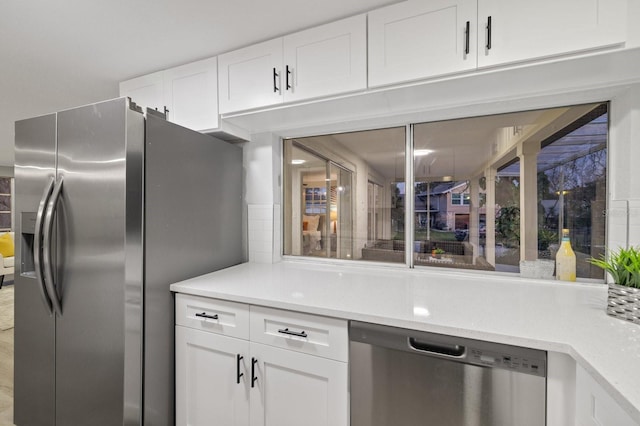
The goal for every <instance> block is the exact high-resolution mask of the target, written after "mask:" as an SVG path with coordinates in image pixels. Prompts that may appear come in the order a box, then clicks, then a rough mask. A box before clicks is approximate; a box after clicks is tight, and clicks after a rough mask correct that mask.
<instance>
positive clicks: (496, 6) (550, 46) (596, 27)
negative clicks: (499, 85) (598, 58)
mask: <svg viewBox="0 0 640 426" xmlns="http://www.w3.org/2000/svg"><path fill="white" fill-rule="evenodd" d="M626 5H627V0H562V1H558V0H538V1H530V0H478V20H479V23H478V25H479V26H480V29H479V30H478V36H479V37H478V66H481V67H482V66H488V65H495V64H502V63H507V62H515V61H522V60H527V59H533V58H540V57H545V56H552V55H558V54H562V53H570V52H576V51H580V50H586V49H593V48H597V47H604V46H610V45H614V44H618V43H623V42H624V40H625V37H626V24H625V23H626V16H625V15H626V7H627V6H626ZM489 17H490V18H491V31H490V33H491V37H490V39H489V30H488V28H487V26H488V22H489ZM489 41H490V48H489Z"/></svg>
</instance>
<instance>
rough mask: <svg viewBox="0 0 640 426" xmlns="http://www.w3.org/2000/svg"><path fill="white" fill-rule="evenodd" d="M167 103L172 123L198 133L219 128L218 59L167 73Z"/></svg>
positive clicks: (199, 62) (165, 72)
mask: <svg viewBox="0 0 640 426" xmlns="http://www.w3.org/2000/svg"><path fill="white" fill-rule="evenodd" d="M164 100H165V103H166V105H167V109H168V110H169V112H168V119H169V121H171V122H173V123H176V124H179V125H181V126H184V127H187V128H189V129H193V130H197V131H203V130H208V129H215V128H217V127H218V126H219V123H218V61H217V58H215V57H213V58H209V59H205V60H202V61H197V62H192V63H189V64H186V65H182V66H179V67H175V68H171V69H168V70H166V71H164Z"/></svg>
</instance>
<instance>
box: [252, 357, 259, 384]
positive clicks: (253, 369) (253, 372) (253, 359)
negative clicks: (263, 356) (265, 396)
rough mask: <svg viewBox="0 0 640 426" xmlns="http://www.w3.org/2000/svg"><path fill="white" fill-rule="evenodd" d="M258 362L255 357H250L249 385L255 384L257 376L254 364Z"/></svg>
mask: <svg viewBox="0 0 640 426" xmlns="http://www.w3.org/2000/svg"><path fill="white" fill-rule="evenodd" d="M257 363H258V360H257V358H253V357H251V387H252V388H253V387H255V386H256V382H257V381H258V377H256V364H257Z"/></svg>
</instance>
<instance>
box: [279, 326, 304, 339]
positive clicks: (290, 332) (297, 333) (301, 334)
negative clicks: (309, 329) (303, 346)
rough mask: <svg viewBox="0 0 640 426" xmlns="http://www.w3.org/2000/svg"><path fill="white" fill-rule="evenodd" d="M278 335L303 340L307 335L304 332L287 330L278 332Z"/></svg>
mask: <svg viewBox="0 0 640 426" xmlns="http://www.w3.org/2000/svg"><path fill="white" fill-rule="evenodd" d="M278 333H282V334H288V335H290V336H297V337H304V338H305V339H306V338H307V337H308V336H307V333H305V332H304V331H291V330H289V329H288V328H285V329H280V330H278Z"/></svg>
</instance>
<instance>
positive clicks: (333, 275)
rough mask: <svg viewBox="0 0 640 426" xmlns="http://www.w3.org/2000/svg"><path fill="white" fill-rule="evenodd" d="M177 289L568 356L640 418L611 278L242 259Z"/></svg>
mask: <svg viewBox="0 0 640 426" xmlns="http://www.w3.org/2000/svg"><path fill="white" fill-rule="evenodd" d="M171 290H172V291H174V292H179V293H187V294H192V295H198V296H205V297H212V298H219V299H226V300H231V301H236V302H244V303H249V304H254V305H262V306H268V307H273V308H281V309H289V310H294V311H299V312H306V313H312V314H318V315H325V316H331V317H336V318H343V319H349V320H359V321H365V322H372V323H378V324H384V325H391V326H396V327H404V328H410V329H415V330H424V331H431V332H436V333H444V334H450V335H455V336H462V337H469V338H475V339H482V340H489V341H493V342H499V343H507V344H512V345H519V346H526V347H531V348H536V349H543V350H548V351H555V352H563V353H567V354H569V355H570V356H572V357H573V358H574V359H575V360H576V361H577V362H578V363H579V364H580V365H581V366H582V367H583V368H585V370H587V371H588V372H589V373H590V374H591V375H592V376H593V377H594V378H595V380H596V381H597V382H598V383H600V385H602V386H603V387H604V388H605V390H607V391H608V392H609V394H610V395H611V396H612V397H613V398H614V399H615V400H616V401H617V402H618V404H620V406H621V407H623V408H624V409H625V410H626V411H627V412H628V413H629V414H630V415H631V416H632V418H633V419H635V420H636V421H638V422H640V385H639V383H640V326H638V325H636V324H631V323H627V322H624V321H622V320H618V319H616V318H613V317H611V316H608V315H606V313H605V307H606V299H607V289H606V286H604V285H595V284H577V283H564V282H557V281H540V280H529V279H521V278H514V277H511V276H505V275H493V274H482V275H481V274H472V273H468V272H455V271H451V270H432V269H427V268H421V269H420V270H418V271H416V270H409V269H400V268H396V267H393V268H392V267H381V266H373V265H368V264H366V263H364V262H363V264H358V265H353V266H351V265H343V264H339V265H336V264H325V263H312V262H302V261H285V262H280V263H275V264H260V263H244V264H241V265H238V266H234V267H231V268H228V269H224V270H221V271H218V272H214V273H211V274H207V275H203V276H200V277H196V278H192V279H189V280H186V281H182V282H179V283H176V284H173V285H171Z"/></svg>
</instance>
